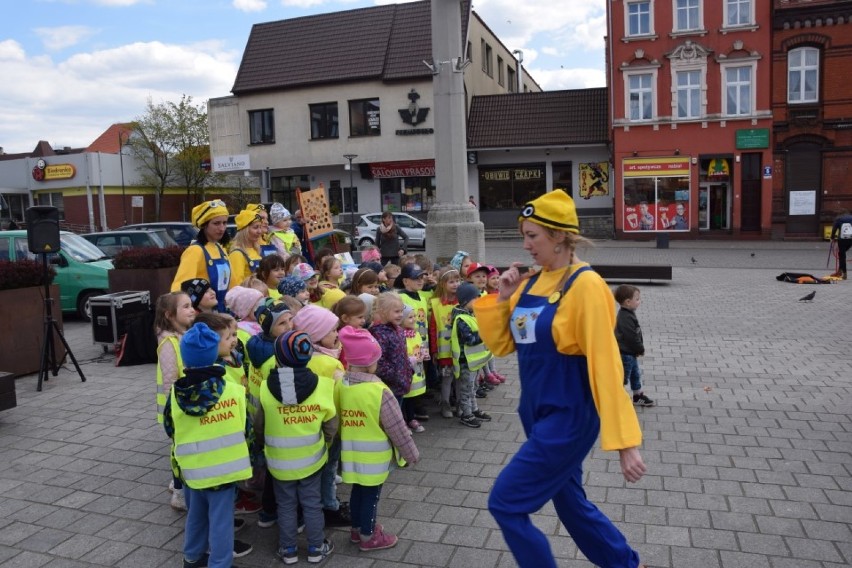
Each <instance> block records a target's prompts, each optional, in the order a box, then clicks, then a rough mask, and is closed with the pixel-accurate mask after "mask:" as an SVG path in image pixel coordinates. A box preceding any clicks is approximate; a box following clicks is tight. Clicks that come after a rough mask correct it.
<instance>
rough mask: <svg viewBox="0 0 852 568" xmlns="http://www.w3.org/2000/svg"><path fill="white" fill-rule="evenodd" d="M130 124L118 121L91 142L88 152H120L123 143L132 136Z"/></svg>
mask: <svg viewBox="0 0 852 568" xmlns="http://www.w3.org/2000/svg"><path fill="white" fill-rule="evenodd" d="M130 132H131V128H130V124H129V123H117V124H113V125H112V126H110V127H109V128H107V129H106V131H105V132H104V133H103V134H101V135H100V136H98V137H97V138H96V139H95V141H94V142H92V143H91V144H89V147H88V148H86V152H93V153H94V152H103V153H104V154H118V153H119V151H120V149H121V144H122V143H124V144H127V139H128V138H130Z"/></svg>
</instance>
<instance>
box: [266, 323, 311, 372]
mask: <svg viewBox="0 0 852 568" xmlns="http://www.w3.org/2000/svg"><path fill="white" fill-rule="evenodd" d="M313 352H314V344H313V343H311V338H310V336H308V334H307V333H305V332H304V331H288V332H286V333H283V334H281V335H279V336H278V337H276V338H275V360H276V361H277V362H278V364H279V365H281V366H283V367H305V366H306V365H307V364H308V361H310V360H311V355H312V354H313Z"/></svg>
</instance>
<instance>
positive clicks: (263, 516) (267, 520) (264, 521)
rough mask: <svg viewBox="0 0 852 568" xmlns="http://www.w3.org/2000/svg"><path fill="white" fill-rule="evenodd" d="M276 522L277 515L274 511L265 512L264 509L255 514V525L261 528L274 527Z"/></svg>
mask: <svg viewBox="0 0 852 568" xmlns="http://www.w3.org/2000/svg"><path fill="white" fill-rule="evenodd" d="M277 522H278V515H277V514H276V513H267V512H266V511H261V512H259V513H258V514H257V526H259V527H260V528H262V529H268V528H269V527H274V526H275V523H277Z"/></svg>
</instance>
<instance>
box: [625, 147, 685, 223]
mask: <svg viewBox="0 0 852 568" xmlns="http://www.w3.org/2000/svg"><path fill="white" fill-rule="evenodd" d="M663 169H664V171H666V172H668V173H670V174H671V175H666V176H663V175H660V174H659V172H660V171H661V170H663ZM649 170H656V171H657V172H658V173H657V175H653V176H649V174H648V173H647V172H648V171H649ZM622 179H623V183H624V192H623V194H622V195H623V199H624V219H623V223H624V231H625V232H634V231H635V232H639V231H686V230H689V227H690V226H691V225H694V223H691V222H690V220H689V212H690V207H689V198H690V192H689V157H671V158H633V159H626V160H624V163H623V169H622Z"/></svg>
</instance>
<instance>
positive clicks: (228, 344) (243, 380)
mask: <svg viewBox="0 0 852 568" xmlns="http://www.w3.org/2000/svg"><path fill="white" fill-rule="evenodd" d="M195 323H197V324H198V323H204V324H207V327H209V328H210V329H212V330H213V331H215V332H216V333H218V334H219V337H220V338H221V342H220V344H219V357H218V359H216V364H217V365H221V366H222V367H224V368H225V380H226V381H230V382H232V383H234V384H237V385H240V386H242V387H244V388H248V378H247V377H246V372H245V369H244V367H243V356H244V355H243V353H241V352H240V351H239V350H238V347H239V345H240V342H239V340H238V339H237V320H235V319H234V317H233V316H232V315H230V314H219V313H200V314H198V315H197V316H195Z"/></svg>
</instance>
